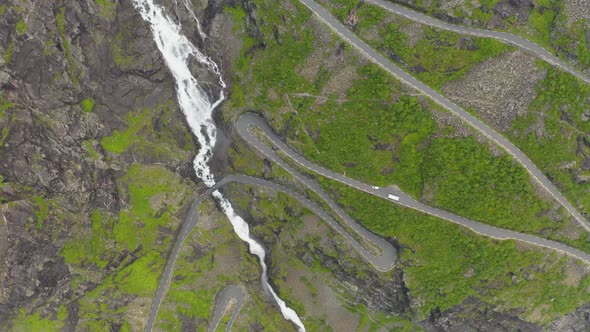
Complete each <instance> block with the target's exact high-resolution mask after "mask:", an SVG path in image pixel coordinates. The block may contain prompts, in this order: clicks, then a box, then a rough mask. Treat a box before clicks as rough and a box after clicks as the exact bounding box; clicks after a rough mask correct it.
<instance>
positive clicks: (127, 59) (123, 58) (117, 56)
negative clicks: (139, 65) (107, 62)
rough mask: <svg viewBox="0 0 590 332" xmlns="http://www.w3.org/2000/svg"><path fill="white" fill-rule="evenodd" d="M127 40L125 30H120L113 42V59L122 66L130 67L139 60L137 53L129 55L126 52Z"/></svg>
mask: <svg viewBox="0 0 590 332" xmlns="http://www.w3.org/2000/svg"><path fill="white" fill-rule="evenodd" d="M125 45H126V44H125V40H124V35H123V32H119V33H118V34H117V36H116V38H115V40H114V41H113V43H112V44H111V51H112V52H113V60H114V61H115V63H116V64H117V65H118V66H119V67H121V68H128V67H130V66H131V65H133V64H134V63H136V62H137V61H138V56H137V55H127V54H126V52H125V49H126V48H125Z"/></svg>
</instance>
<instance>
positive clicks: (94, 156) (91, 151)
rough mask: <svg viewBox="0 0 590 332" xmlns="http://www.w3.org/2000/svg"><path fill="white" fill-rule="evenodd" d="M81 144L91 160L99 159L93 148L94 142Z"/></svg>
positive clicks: (87, 141)
mask: <svg viewBox="0 0 590 332" xmlns="http://www.w3.org/2000/svg"><path fill="white" fill-rule="evenodd" d="M83 144H84V148H85V149H86V151H88V154H89V155H90V157H92V159H95V160H97V159H100V155H99V154H98V152H97V151H96V149H95V148H94V140H86V141H84V143H83Z"/></svg>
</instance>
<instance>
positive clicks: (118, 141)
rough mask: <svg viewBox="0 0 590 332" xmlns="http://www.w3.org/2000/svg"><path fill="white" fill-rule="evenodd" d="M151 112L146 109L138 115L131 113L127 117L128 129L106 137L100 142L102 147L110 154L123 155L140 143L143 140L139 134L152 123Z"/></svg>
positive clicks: (116, 131)
mask: <svg viewBox="0 0 590 332" xmlns="http://www.w3.org/2000/svg"><path fill="white" fill-rule="evenodd" d="M149 112H150V111H149V110H147V109H146V110H143V111H142V112H139V113H137V114H133V113H129V114H128V115H127V117H128V127H127V129H126V130H125V131H118V130H115V131H114V132H113V134H112V135H111V136H107V137H104V138H103V139H102V140H101V141H100V144H101V145H102V147H103V148H104V149H105V150H107V151H109V152H113V153H117V154H121V153H123V152H124V151H125V150H127V149H128V148H129V147H130V146H131V145H133V144H136V143H139V142H140V141H141V140H142V138H141V137H139V136H138V135H137V134H138V133H139V131H140V130H142V129H143V128H144V127H146V126H147V125H148V124H149V123H150V121H151V119H150V117H149Z"/></svg>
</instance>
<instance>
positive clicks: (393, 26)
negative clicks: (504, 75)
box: [325, 0, 510, 90]
mask: <svg viewBox="0 0 590 332" xmlns="http://www.w3.org/2000/svg"><path fill="white" fill-rule="evenodd" d="M357 3H358V1H351V0H334V1H330V2H329V3H326V4H325V5H326V6H327V7H328V8H330V9H331V11H332V13H333V14H334V15H335V16H336V17H338V18H340V19H341V20H344V19H345V18H346V15H347V14H348V12H349V10H350V9H352V8H354V7H355V6H356V5H357ZM357 15H358V17H359V22H360V23H359V24H358V26H357V28H356V29H355V33H356V34H357V35H359V36H360V37H361V38H362V39H364V40H365V42H367V43H368V44H369V45H371V46H372V47H373V48H375V49H376V50H378V51H380V52H381V53H383V54H385V55H386V56H389V58H391V59H393V61H395V62H397V63H398V64H399V65H401V66H402V67H405V69H406V71H408V72H410V73H412V74H413V75H415V76H416V77H417V78H418V79H420V80H421V81H422V82H424V83H425V84H427V85H428V86H430V87H432V88H434V89H436V90H440V88H441V87H442V85H443V84H444V83H445V82H448V81H450V80H455V79H458V78H461V77H463V76H464V75H465V73H467V71H468V70H469V69H470V68H471V67H472V66H473V65H475V64H477V63H481V62H483V61H485V60H487V59H491V58H494V57H497V56H498V55H500V54H501V53H503V52H505V51H507V50H509V49H510V47H508V46H506V45H505V44H503V43H500V42H498V41H495V40H493V39H485V38H473V37H466V36H463V35H460V34H458V33H454V32H450V31H444V30H438V29H434V28H431V27H429V26H421V29H422V30H423V34H424V36H423V37H422V38H421V39H420V40H419V41H418V42H417V43H414V44H412V43H409V42H408V36H407V35H406V34H405V33H403V32H402V29H401V27H402V26H407V25H409V24H411V23H412V22H411V21H409V20H407V19H403V18H401V17H399V16H395V15H393V14H391V13H389V12H388V11H386V10H385V9H382V8H380V7H378V6H374V5H370V4H368V3H365V4H363V5H362V6H360V8H359V9H358V11H357Z"/></svg>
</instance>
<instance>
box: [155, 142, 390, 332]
mask: <svg viewBox="0 0 590 332" xmlns="http://www.w3.org/2000/svg"><path fill="white" fill-rule="evenodd" d="M257 142H258V141H257ZM230 183H241V184H248V185H255V186H260V187H266V188H268V189H271V190H274V191H278V192H283V193H285V194H287V195H289V196H291V197H293V198H294V199H296V200H297V201H299V203H301V204H302V205H303V206H304V207H306V208H307V209H308V210H310V211H311V212H313V213H314V214H316V215H317V216H318V217H320V218H322V219H323V220H324V221H325V222H326V223H327V224H328V225H330V226H331V227H332V228H333V229H334V230H335V231H336V232H338V233H339V234H340V235H342V236H343V237H344V238H345V239H346V240H347V241H348V242H349V244H350V245H351V246H352V247H353V248H355V249H356V250H357V251H358V252H359V253H360V254H361V255H362V256H363V258H365V259H366V260H367V261H369V262H370V263H371V264H372V265H373V266H375V268H376V269H378V270H380V271H387V270H389V269H391V268H392V267H393V266H394V265H395V262H396V258H397V252H396V250H395V249H394V248H393V246H392V245H391V244H390V243H389V242H387V241H385V240H383V239H381V238H379V237H377V236H376V235H374V234H373V233H370V232H368V231H366V230H365V232H367V233H369V234H371V235H372V236H373V237H374V238H375V239H376V241H375V242H373V243H374V244H375V245H376V246H378V247H379V248H380V251H381V253H380V254H379V255H375V254H373V253H372V252H370V251H369V250H367V249H366V248H364V247H363V245H361V244H360V243H359V242H358V241H357V240H356V239H355V238H354V237H353V236H352V235H350V234H349V233H348V232H347V231H346V230H345V229H344V228H343V227H342V226H341V225H340V224H339V223H338V222H337V221H335V220H334V219H333V218H332V217H331V216H330V215H329V214H328V213H327V212H326V211H324V210H323V209H322V208H321V207H320V206H319V205H318V204H316V203H314V202H312V201H310V200H309V199H307V198H306V197H304V196H303V195H301V194H299V193H297V192H295V191H293V190H291V189H289V188H286V187H284V186H281V185H279V184H277V183H274V182H270V181H267V180H264V179H260V178H256V177H251V176H247V175H229V176H227V177H225V178H223V179H222V180H221V181H219V182H217V183H216V184H215V185H214V186H212V187H210V188H208V189H207V190H206V191H205V192H204V193H203V194H201V195H200V196H199V197H198V198H197V199H196V200H195V201H194V202H193V203H192V204H191V207H190V209H189V212H188V213H187V215H186V217H185V220H184V222H183V224H182V227H181V229H180V232H179V233H178V235H177V237H176V241H175V243H174V247H173V248H172V251H171V252H170V256H169V257H168V260H167V261H166V267H165V268H164V272H163V273H162V276H161V277H160V283H159V285H158V289H157V290H156V295H155V296H154V300H153V302H152V306H151V309H150V313H149V315H148V320H147V323H146V328H145V331H147V332H150V331H152V329H153V327H154V323H155V320H156V317H157V315H158V311H159V310H160V306H161V304H162V300H163V299H164V296H165V294H166V292H167V291H168V287H169V284H170V280H171V278H172V273H173V271H174V265H175V264H176V260H177V259H178V253H179V252H180V249H181V248H182V245H183V243H184V241H185V240H186V238H187V236H188V235H189V234H190V232H191V231H192V230H193V229H194V228H195V226H196V225H197V222H198V220H199V205H200V204H201V202H202V201H203V200H204V199H206V198H207V197H209V195H211V194H212V193H214V192H215V191H217V190H218V189H219V188H221V187H223V186H225V185H227V184H230ZM354 224H356V223H354ZM358 227H360V226H358ZM361 228H362V227H361ZM364 234H365V233H360V235H361V236H364ZM373 237H371V238H370V239H368V240H370V241H372V239H373Z"/></svg>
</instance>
